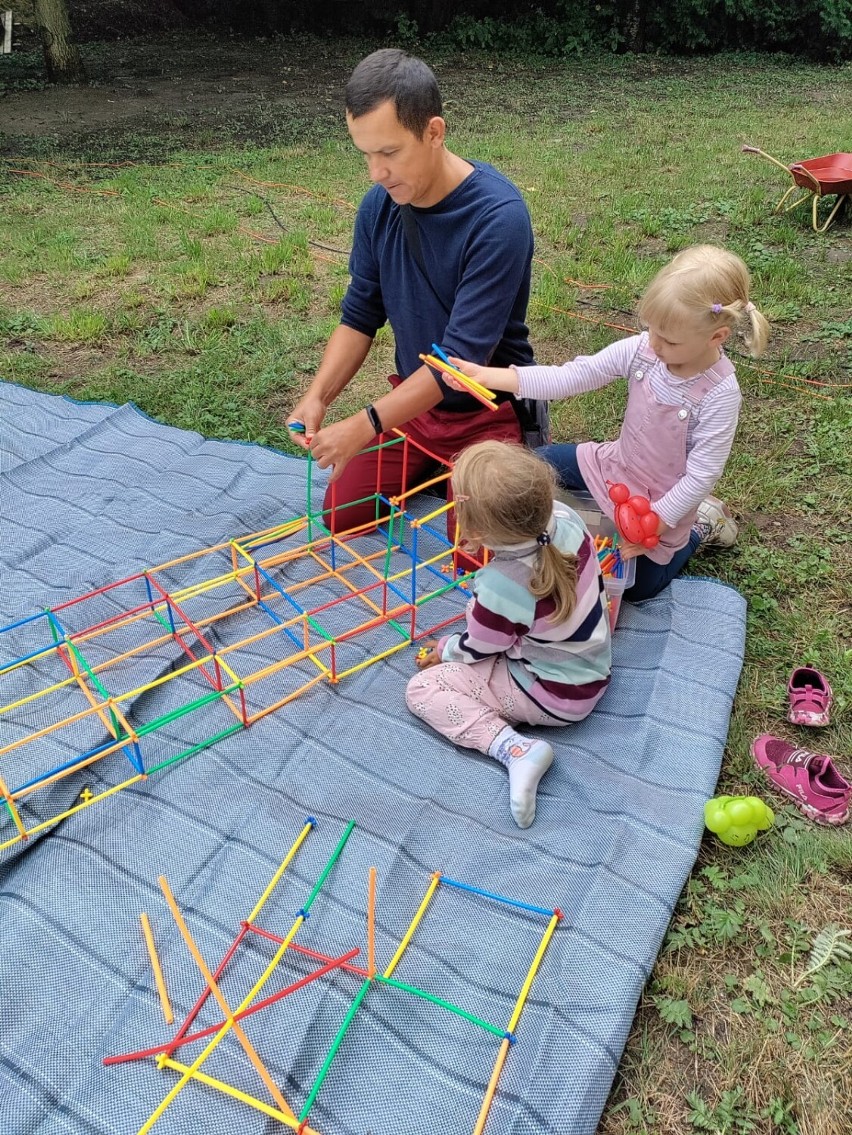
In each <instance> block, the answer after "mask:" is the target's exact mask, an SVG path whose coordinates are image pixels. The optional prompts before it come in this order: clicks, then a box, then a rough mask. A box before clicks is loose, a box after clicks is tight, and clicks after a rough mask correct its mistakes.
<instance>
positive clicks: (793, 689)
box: [787, 666, 834, 726]
mask: <svg viewBox="0 0 852 1135" xmlns="http://www.w3.org/2000/svg"><path fill="white" fill-rule="evenodd" d="M787 698H788V700H789V702H790V708H789V710H788V711H787V720H788V721H792V722H793V724H794V725H816V726H822V725H828V711H829V710H830V709H831V703H832V701H834V695H833V694H832V692H831V686H830V685H829V684H828V679H827V678H824V677H823V676H822V674H820V672H819V670H815V669H814V668H813V666H799V667H797V669H795V670H794V671H793V673H792V674H791V675H790V681H789V682H788V683H787Z"/></svg>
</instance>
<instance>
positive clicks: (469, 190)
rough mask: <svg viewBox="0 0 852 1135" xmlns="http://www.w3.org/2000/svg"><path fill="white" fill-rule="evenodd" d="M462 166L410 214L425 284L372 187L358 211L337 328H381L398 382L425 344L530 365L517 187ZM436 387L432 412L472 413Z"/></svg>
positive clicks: (398, 225)
mask: <svg viewBox="0 0 852 1135" xmlns="http://www.w3.org/2000/svg"><path fill="white" fill-rule="evenodd" d="M470 164H471V165H472V166H474V171H473V173H472V174H470V176H469V177H467V178H465V180H464V181H463V182H462V183H461V185H459V186H458V187H457V188H456V189H454V190H453V191H452V193H450V194H449V195H448V196H447V197H445V198H444V199H443V201H439V202H438V204H437V205H433V206H431V207H430V208H428V209H417V208H412V209H411V214H412V217H413V220H414V222H415V224H416V225H417V226H418V229H419V232H420V243H421V247H422V250H423V260H424V263H425V266H426V272H427V275H428V279H429V282H427V281H426V280H424V278H423V273H422V272H421V271H420V269H419V268H418V266H417V263H416V261H415V259H414V256H413V254H412V252H411V250H410V246H409V243H408V240H407V238H406V233H405V229H404V227H403V222H402V217H401V216H400V211H399V206H398V205H396V204H395V203H394V202H393V201H392V200H391V198H390V196H389V195H388V193H387V192H386V190H385V189H383V188H382V187H381V186H380V185H374V186H373V187H372V189H370V190H369V191H368V192H367V193H366V194H365V196H364V198H363V200H362V201H361V204H360V206H359V209H358V215H357V217H356V219H355V237H354V243H353V248H352V255H351V257H350V260H349V272H350V275H351V277H352V279H351V283H350V285H349V288H348V290H347V292H346V295H345V296H344V297H343V303H342V304H341V308H342V313H343V314H342V320H341V321H342V323H344V324H345V325H346V326H347V327H352V328H353V329H354V330H356V331H360V332H361V333H362V334H364V335H369V336H370V338H373V336H375V334H376V332H377V331H378V330H379V328H380V327H381V326H382V325H383V324H384V323H385V322H386V321H390V325H391V327H392V329H393V333H394V339H395V341H396V368H397V371H398V373H399V374H400V375H401V376H402V377H403V378H405V377H407V376H408V375H410V374H413V372H414V371H416V370H417V369H418V368H419V367H420V366H422V365H423V364H422V363H421V361H420V359H419V358H418V355H420V354H421V353H423V354H426V353H428V352H429V351H430V350H431V344H432V343H433V342H435V343H438V344H439V345H440V346H442V347H443V348H444V350H445V351H446V352H447V354H450V355H456V356H458V357H459V358H462V359H469V360H471V361H472V362H478V363H488V364H490V365H492V366H509V365H510V364H513V363H514V364H517V365H518V366H527V365H529V364H530V363H531V362H532V360H533V353H532V348H531V347H530V343H529V332H528V330H527V326H526V322H525V321H526V313H527V303H528V302H529V294H530V271H531V264H532V254H533V235H532V224H531V222H530V216H529V212H528V210H527V207H526V204H525V202H524V200H523V198H522V197H521V194H520V192H519V191H518V189H517V188H516V187H515V186H514V185H513V184H512V183H511V182H510V181H509V180H508V179H507V178H505V177H504V176H503V175H502V174H501V173H498V171H497V170H496V169H494V167H493V166H490V165H487V164H486V163H485V162H471V163H470ZM430 283H431V285H432V286H431V287H430V286H429V285H430ZM433 289H434V291H433ZM436 292H437V295H436V294H435V293H436ZM437 381H438V383H439V385H440V386H441V388H442V390H443V392H444V398H443V400H442V402H441V404H440V405H441V408H442V409H445V410H475V409H478V408H479V404H478V403H477V402H476V401H475V400H474V399H472V398H471V397H470V396H469V395H467V394H462V393H460V392H458V391H455V390H451V389H450V388H449V387H447V386H445V385H444V383H443V382H441V380H440V379H438V380H437ZM508 397H510V395H503V396H501V400H504V399H505V398H508Z"/></svg>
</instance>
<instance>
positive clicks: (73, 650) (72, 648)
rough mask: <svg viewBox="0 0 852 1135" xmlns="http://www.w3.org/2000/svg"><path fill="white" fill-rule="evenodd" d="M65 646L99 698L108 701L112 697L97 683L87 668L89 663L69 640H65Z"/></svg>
mask: <svg viewBox="0 0 852 1135" xmlns="http://www.w3.org/2000/svg"><path fill="white" fill-rule="evenodd" d="M65 645H66V646H67V647H68V649H69V650H70V651H71V653H72V654H73V655H74V657H75V658H76V659H77V664H78V665H79V666H82V668H83V669H84V670H85V671H86V673H87V674H88V675H89V677H90V678H91V679H92V683H93V684H94V687H95V689H96V690H97V691H98V693H99V694H100V695H101V697H102V698H106V699H107V700H109V698H111V697H112V694H111V693H110V692H109V690H105V689H104V687H103V686H102V685H101V683H100V682H99V681H98V679H97V677H96V676H95V675H94V673H93V672H92V668H91V667H90V666H89V663H88V662H87V661H86V659H85V658H84V657H83V655H82V654H81V653H80V651H79V650H78V649H77V647H76V646H75V645H74V643H73V642H71V640H70V639H66V640H65Z"/></svg>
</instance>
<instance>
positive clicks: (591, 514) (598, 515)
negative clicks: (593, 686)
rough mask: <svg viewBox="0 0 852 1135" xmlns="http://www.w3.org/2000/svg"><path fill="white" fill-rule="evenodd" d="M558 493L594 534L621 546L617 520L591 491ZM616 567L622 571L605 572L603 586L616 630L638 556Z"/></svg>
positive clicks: (571, 490)
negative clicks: (611, 516)
mask: <svg viewBox="0 0 852 1135" xmlns="http://www.w3.org/2000/svg"><path fill="white" fill-rule="evenodd" d="M557 496H558V498H559V500H561V501H564V502H565V504H567V505H568V506H569V507H570V508H573V509H574V511H575V512H576V513H577V515H578V516H579V517H580V519H581V520H582V521H583V523H584V524H585V525H586V527H587V528H588V530H589V531H590V532H591V534H592V536H601V537H603V539H605V540H610V541H611V542H612V547H613V548H616V547H618V545H619V544H620V543H621V537H620V536H619V534H618V530H617V529H616V527H615V521H614V520H611V519H610V518H609V517H608V516H607V515H606V513H605V512H601V508H600V505H599V504H598V503H597V501H596V500H595V499H594V497H593V496H592V495H591V493H586V492H581V491H580V490H579V489H560V490H559V493H558V494H557ZM616 570H617V571H618V572H619V573H620V574H618V575H613V574H612V572H604V587H605V588H606V597H607V600H608V602H609V623H610V626H611V627H612V629H613V630H615V624H616V622H617V621H618V613H619V611H620V610H621V600H622V596H623V595H624V592H625V591H626V590H627V588H628V587H632V586H633V583H634V582H635V580H636V560H635V558H633V559H629V560H619V562H618V565H617V568H616Z"/></svg>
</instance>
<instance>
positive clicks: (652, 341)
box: [447, 244, 769, 600]
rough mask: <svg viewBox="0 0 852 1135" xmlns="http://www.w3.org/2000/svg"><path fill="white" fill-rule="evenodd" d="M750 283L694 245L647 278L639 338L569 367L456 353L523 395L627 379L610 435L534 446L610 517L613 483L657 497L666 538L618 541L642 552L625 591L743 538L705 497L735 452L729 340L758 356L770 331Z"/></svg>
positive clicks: (477, 374)
mask: <svg viewBox="0 0 852 1135" xmlns="http://www.w3.org/2000/svg"><path fill="white" fill-rule="evenodd" d="M749 282H750V281H749V273H748V269H747V268H746V266H745V264H744V263H743V261H742V260H741V259H740V258H739V257H738V256H735V255H734V254H733V253H731V252H728V251H727V250H726V249H724V248H718V247H716V246H715V245H708V244H704V245H697V246H695V247H694V248H687V249H685V250H684V251H683V252H680V253H678V255H677V256H675V258H674V259H673V260H672V261H671V263H669V264H668V265H667V266H666V267H665V268H663V269H662V271H660V272H659V273H658V274H657V275H656V276H655V277H654V279H653V280H652V281H651V283H650V285H649V286H648V289H647V291H646V292H645V294H644V296H643V297H642V299H641V301H640V304H639V318H640V320H641V322H642V323H643V325H644V326H645V327H646V328H647V330H646V331H643V332H642V333H641V334H640V335H633V336H630V337H629V338H627V339H622V340H620V341H619V342H617V343H612V344H610V346H608V347H605V348H604V349H603V350H602V351H598V353H597V354H596V355H591V356H582V355H581V356H579V357H578V358H576V359H574V360H573V361H571V362H567V363H564V364H563V365H562V366H550V367H546V366H529V367H517V368H515V367H510V368H501V367H484V366H477V365H475V364H473V363H468V362H465V361H464V360H463V359H453V360H452V361H453V362H454V363H455V364H456V365H457V366H458V367H459V368H460V369H461V370H462V371H464V373H465V374H468V375H470V376H471V377H472V378H475V379H476V380H477V381H478V382H481V383H483V384H484V385H485V386H487V387H490V388H491V389H492V390H507V391H510V392H511V393H513V394H517V395H518V397H520V398H565V397H567V396H569V395H572V394H580V393H581V392H583V391H586V390H597V389H599V388H600V387H603V386H606V385H607V384H608V383H610V382H614V381H615V380H616V379H617V378H623V377H626V378H627V392H628V397H627V412H626V415H625V418H624V424H623V425H622V427H621V433H620V434H619V436H618V437H617V438H616V440H615V441H609V442H593V441H589V442H583V443H581V444H580V445H548V446H543V447H542V448H541V449H538V450H537V451H536V452H537V454H538V455H539V456H541V457H543V458H544V459H545V460H546V461H548V462H550V464H551V465H553V466H554V467H555V468H556V470H557V473H558V474H559V479H560V481H561V483H562V486H563V487H564V488H566V489H583V490H587V491H588V492H590V493H591V495H592V496H593V497H594V499H595V501H596V502H597V504H598V506H599V507H600V508H601V510H602V511H603V512H605V513H606V514H607V515H608V516H610V517H612V516H613V514H614V508H615V505H614V503H613V501H612V500H611V499H610V497H609V487H610V485H612V484H618V483H623V484H626V485H627V486H628V488H629V490H630V492H631V493H632V494H637V495H640V496H644V497H647V498H648V499H649V500H650V502H651V507H652V508H653V510H654V511H655V512H656V513H657V515H658V516H659V518H660V524H659V528H658V533H657V534H658V535H659V543H658V544H657V545H656V546H655V547H654V548H646V547H644V546H643V545H639V544H627V545H622V553H623V555H624V556H625V557H633V556H635V557H637V560H636V581H635V583H634V585H633V586H632V587H631V588H629V589H628V590H627V591H626V592H625V598H627V599H632V600H639V599H648V598H650V597H651V596H653V595H656V594H658V592H660V591H662V589H663V588H664V587H666V586H667V584H668V583H669V582H670V581H671V580H672V579H673V578H674V576H676V575H677V574H678V572H679V571H680V570H681V568H682V567H683V566H684V564H685V563H686V562H687V560H688V559H689V557H690V556H691V555H693V554H694V553H695V552H696V551H697V550H698V549H699V548H700V547H702V546H705V547H706V546H709V545H716V546H720V547H730V546H731V545H732V544H733V543H734V542H735V541H736V538H737V525H736V522H735V521H734V519H733V517H732V516H731V514H730V512H729V511H728V509H727V508H726V507H725V506H724V505H723V504H722V502H721V501H720V500H718V499H717V498H716V497H714V496H711V495H710V494H711V492H712V490H713V487H714V486H715V484H716V482H717V481H718V479H719V477H720V476H721V475H722V471H723V469H724V467H725V462H726V461H727V459H728V455H729V454H730V452H731V446H732V445H733V441H734V433H735V431H736V428H737V418H738V416H739V408H740V403H741V401H742V397H741V395H740V390H739V386H738V385H737V379H736V374H735V373H734V367H733V364H732V363H731V362H730V360H729V359H728V358H727V357H726V355H725V353H724V345H725V343H726V342H727V341H728V339H729V338H730V336H731V335H732V334H733V333H734V332H735V331H742V332H743V333H744V336H745V341H746V345H747V348H748V350H749V353H750V354H751V355H752V356H757V355H759V354H761V353H762V351H763V350H764V348H765V346H766V340H767V337H768V332H769V325H768V324H767V322H766V319H765V318H764V316H763V315H761V313H760V312H759V311H758V310H757V308H756V307H755V306H754V304H753V303H752V302H751V300H750V299H749ZM447 382H449V383H452V380H451V379H447Z"/></svg>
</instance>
